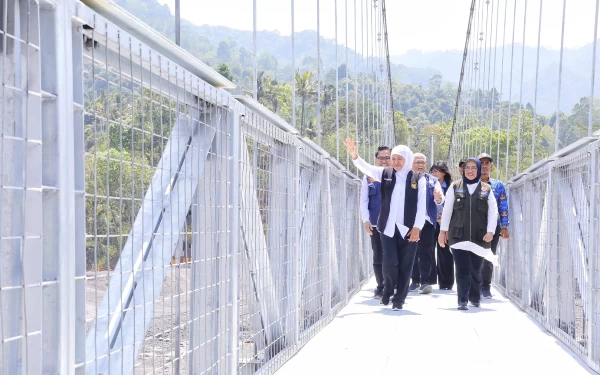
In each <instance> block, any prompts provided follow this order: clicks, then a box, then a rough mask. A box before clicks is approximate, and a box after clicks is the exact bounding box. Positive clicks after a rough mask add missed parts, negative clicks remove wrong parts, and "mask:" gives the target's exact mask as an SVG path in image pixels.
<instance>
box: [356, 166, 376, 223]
mask: <svg viewBox="0 0 600 375" xmlns="http://www.w3.org/2000/svg"><path fill="white" fill-rule="evenodd" d="M370 216H371V215H369V183H368V181H367V176H366V175H365V177H364V178H363V180H362V186H361V187H360V217H361V219H362V221H363V223H366V222H367V221H370V220H371V218H370ZM371 226H373V228H376V227H377V223H371Z"/></svg>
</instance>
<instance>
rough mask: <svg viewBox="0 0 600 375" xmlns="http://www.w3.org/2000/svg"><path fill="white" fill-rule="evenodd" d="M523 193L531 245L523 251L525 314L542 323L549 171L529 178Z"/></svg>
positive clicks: (545, 170)
mask: <svg viewBox="0 0 600 375" xmlns="http://www.w3.org/2000/svg"><path fill="white" fill-rule="evenodd" d="M526 191H527V192H528V194H529V210H528V213H527V216H528V217H529V218H530V220H531V226H530V232H529V233H530V235H529V236H528V237H530V239H529V240H530V242H529V243H530V245H529V246H528V247H526V252H527V254H526V257H527V259H528V263H529V270H530V271H529V282H528V284H529V301H527V302H528V306H526V307H527V311H528V312H529V313H530V314H532V315H533V316H534V317H536V318H537V319H538V320H540V321H543V322H545V316H546V314H547V308H548V302H547V299H546V297H547V296H546V293H547V285H546V270H547V269H548V267H547V265H548V262H547V256H548V246H549V244H548V233H549V232H548V225H549V220H550V217H549V215H550V211H549V200H550V197H549V194H550V190H549V186H548V170H547V168H542V169H540V170H539V171H537V172H535V173H534V174H532V175H531V176H529V177H528V181H527V185H526Z"/></svg>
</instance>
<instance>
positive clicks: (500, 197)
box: [488, 178, 510, 227]
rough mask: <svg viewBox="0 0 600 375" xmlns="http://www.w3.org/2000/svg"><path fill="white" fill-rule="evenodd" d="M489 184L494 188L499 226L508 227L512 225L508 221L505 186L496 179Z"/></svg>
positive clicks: (492, 179) (491, 179)
mask: <svg viewBox="0 0 600 375" xmlns="http://www.w3.org/2000/svg"><path fill="white" fill-rule="evenodd" d="M488 183H489V184H490V185H491V186H492V190H493V191H494V197H495V198H496V202H497V203H498V225H499V226H500V227H508V224H509V223H510V221H509V220H508V197H507V196H506V189H505V188H504V184H503V183H502V181H500V180H496V179H495V178H490V181H489V182H488Z"/></svg>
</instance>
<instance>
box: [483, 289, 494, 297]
mask: <svg viewBox="0 0 600 375" xmlns="http://www.w3.org/2000/svg"><path fill="white" fill-rule="evenodd" d="M481 297H482V298H492V292H490V291H489V290H486V289H481Z"/></svg>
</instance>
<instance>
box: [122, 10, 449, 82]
mask: <svg viewBox="0 0 600 375" xmlns="http://www.w3.org/2000/svg"><path fill="white" fill-rule="evenodd" d="M114 1H115V3H116V4H118V5H119V6H121V7H123V8H124V9H125V10H127V11H128V12H130V13H131V14H133V15H135V16H136V17H137V18H139V19H140V20H142V21H144V22H145V23H147V24H148V25H150V26H151V27H153V28H154V29H155V30H157V31H159V32H160V33H161V34H163V35H165V36H166V37H168V38H169V39H171V40H174V39H175V32H174V27H175V25H174V23H175V21H174V17H173V14H172V13H171V11H170V9H169V7H168V6H167V5H161V4H160V3H159V2H158V1H156V0H114ZM184 18H185V16H184ZM257 40H258V45H257V54H258V56H259V60H258V65H259V69H261V70H265V71H273V70H277V72H278V76H277V78H278V79H279V80H286V78H287V80H288V81H289V80H291V77H292V76H293V75H292V73H291V48H290V36H289V35H288V36H285V35H281V34H280V33H279V32H277V31H258V33H257ZM316 41H317V33H316V31H301V32H298V33H296V34H295V46H294V48H295V50H296V64H297V68H302V67H303V66H306V67H316V55H317V49H316V44H317V43H316ZM341 42H342V41H340V43H341ZM181 45H182V47H184V48H185V49H186V50H188V51H189V52H190V53H192V54H193V55H194V56H196V57H198V58H200V59H201V60H202V61H204V62H205V63H207V64H209V65H211V66H213V67H217V66H218V65H219V64H220V63H226V64H228V65H229V66H230V68H231V70H232V73H233V74H234V78H236V76H239V79H241V78H242V77H243V76H244V75H245V74H251V71H252V32H251V31H244V30H236V29H232V28H229V27H224V26H208V25H202V26H198V25H194V24H193V23H191V22H190V21H188V20H185V19H182V20H181ZM345 58H346V49H345V47H344V46H342V45H338V65H341V64H342V63H343V62H344V61H345ZM358 61H359V63H360V58H359V59H358ZM321 64H322V68H323V71H324V72H326V71H328V70H331V69H335V67H336V63H335V41H334V40H332V39H326V38H321ZM348 65H349V69H350V71H352V70H353V69H354V51H353V50H351V49H350V50H348ZM359 69H360V66H359ZM244 71H247V72H246V73H245V72H244ZM436 73H438V72H437V71H436V70H434V69H428V68H421V67H419V66H414V67H409V66H406V65H403V64H393V66H392V74H393V78H394V79H395V80H397V81H399V82H404V83H407V84H420V85H422V86H426V85H427V83H428V81H429V79H430V78H431V77H432V76H433V75H434V74H436ZM456 74H458V71H457V72H456Z"/></svg>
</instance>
